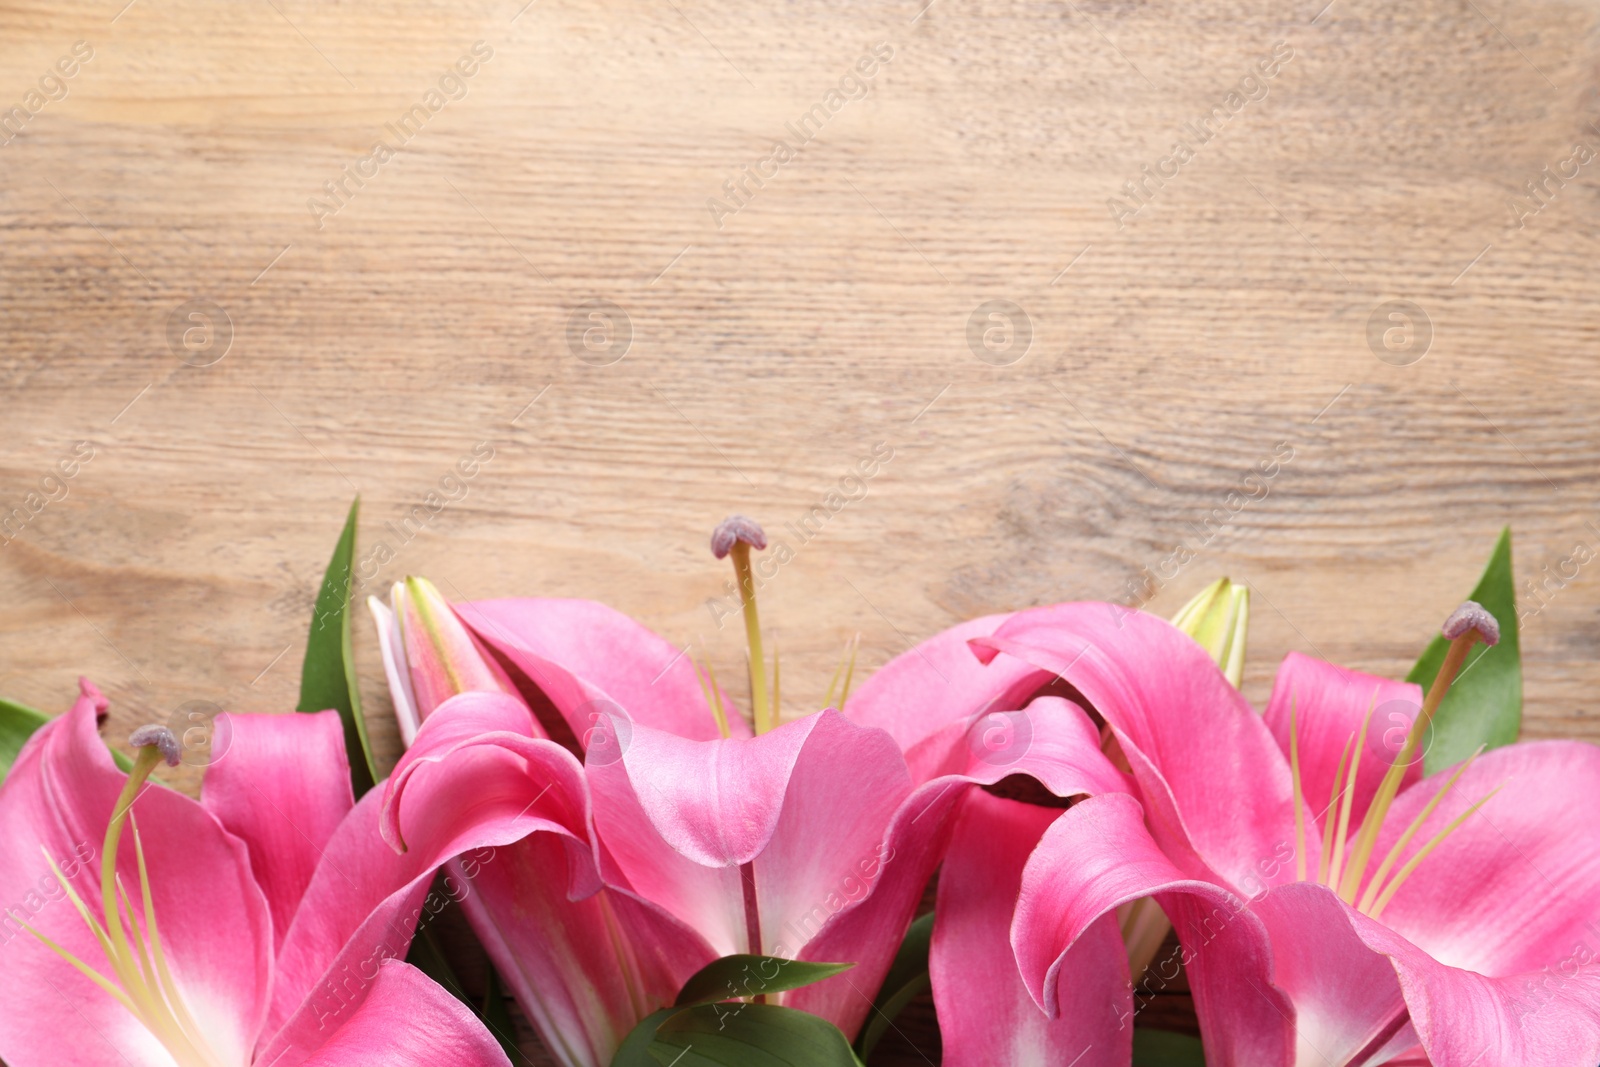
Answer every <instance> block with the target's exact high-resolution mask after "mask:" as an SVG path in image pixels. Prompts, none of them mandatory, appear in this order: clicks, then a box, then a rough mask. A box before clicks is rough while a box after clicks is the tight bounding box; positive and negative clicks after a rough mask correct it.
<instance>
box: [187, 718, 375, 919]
mask: <svg viewBox="0 0 1600 1067" xmlns="http://www.w3.org/2000/svg"><path fill="white" fill-rule="evenodd" d="M213 730H214V736H213V739H212V742H211V752H212V758H213V762H212V763H211V765H210V766H209V767H208V768H206V776H205V780H204V782H203V783H202V785H201V790H200V804H201V806H203V807H204V808H205V809H206V810H207V811H209V812H211V814H212V815H214V816H216V818H217V821H218V822H220V823H222V825H223V826H224V827H226V828H227V830H228V832H229V833H232V834H233V835H234V836H235V837H237V838H239V839H240V840H241V841H243V842H244V843H245V845H246V847H248V848H249V850H250V869H251V870H252V871H253V872H254V873H255V878H256V883H257V884H258V885H260V886H261V891H262V892H263V893H264V894H266V898H267V905H268V907H270V908H271V910H272V931H273V939H274V944H273V948H274V950H276V949H277V948H278V947H280V946H281V945H282V944H283V939H284V937H285V935H287V934H288V932H289V924H290V923H291V922H292V921H293V919H294V913H295V911H296V909H298V908H299V907H300V898H301V897H302V896H303V895H304V894H305V891H306V886H308V885H310V884H311V875H312V872H313V871H315V870H316V868H317V863H318V862H319V861H320V860H321V858H322V850H323V849H324V848H325V847H327V844H328V839H329V838H330V837H332V836H333V831H334V830H335V829H336V828H337V827H338V825H339V823H340V822H341V821H343V819H344V817H345V815H347V814H348V813H349V811H350V808H351V807H352V806H353V805H354V804H355V798H354V797H353V796H352V794H351V791H350V764H349V763H348V761H347V760H346V759H345V751H344V727H343V725H341V723H340V721H339V713H338V712H336V711H323V712H318V713H316V714H310V715H300V714H293V715H236V714H225V715H219V716H218V717H217V720H216V723H215V724H214V727H213Z"/></svg>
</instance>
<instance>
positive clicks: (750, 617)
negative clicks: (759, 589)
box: [711, 515, 777, 734]
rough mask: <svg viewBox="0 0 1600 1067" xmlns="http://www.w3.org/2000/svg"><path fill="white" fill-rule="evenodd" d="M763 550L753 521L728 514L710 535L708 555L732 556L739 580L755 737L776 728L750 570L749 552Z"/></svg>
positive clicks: (763, 538)
mask: <svg viewBox="0 0 1600 1067" xmlns="http://www.w3.org/2000/svg"><path fill="white" fill-rule="evenodd" d="M766 547H767V535H766V533H765V532H764V531H763V530H762V529H761V527H760V525H759V524H758V523H756V521H755V520H754V519H747V518H745V517H744V516H743V515H729V516H728V517H727V518H726V519H723V520H722V522H720V523H719V524H718V525H717V528H716V529H715V530H713V531H712V533H711V554H712V555H714V556H716V557H717V558H718V559H723V558H724V557H727V556H730V555H731V556H732V557H733V572H734V575H735V576H736V577H737V578H738V581H739V601H740V603H741V604H742V606H743V608H744V632H745V639H746V641H747V642H748V643H749V648H750V714H751V718H752V720H753V721H754V725H755V731H756V733H757V734H764V733H766V732H767V731H768V730H770V729H772V728H773V727H774V726H776V725H777V721H776V720H775V719H774V718H773V716H772V714H771V710H770V708H769V707H768V705H767V661H766V657H765V656H764V655H763V654H762V651H761V617H760V615H759V613H758V612H757V611H756V581H755V575H754V574H753V573H752V572H751V570H750V549H751V548H757V549H762V548H766Z"/></svg>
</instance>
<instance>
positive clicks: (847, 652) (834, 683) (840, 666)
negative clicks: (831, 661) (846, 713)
mask: <svg viewBox="0 0 1600 1067" xmlns="http://www.w3.org/2000/svg"><path fill="white" fill-rule="evenodd" d="M860 643H861V635H860V634H859V633H858V634H856V635H855V636H854V637H852V638H851V639H850V640H848V641H846V642H845V643H844V651H842V652H840V653H839V662H838V663H837V664H836V665H835V666H834V668H833V677H832V678H830V679H829V680H828V692H827V693H826V694H825V695H824V696H823V698H822V706H823V707H825V708H843V707H844V697H840V698H839V703H837V704H835V703H834V702H833V692H834V690H836V689H838V688H839V676H840V675H841V674H844V672H845V662H846V661H847V660H848V661H849V663H850V670H851V673H854V672H855V667H856V652H855V650H856V646H857V645H859V644H860ZM844 689H845V696H849V695H850V679H849V678H848V677H847V678H846V679H845V683H844Z"/></svg>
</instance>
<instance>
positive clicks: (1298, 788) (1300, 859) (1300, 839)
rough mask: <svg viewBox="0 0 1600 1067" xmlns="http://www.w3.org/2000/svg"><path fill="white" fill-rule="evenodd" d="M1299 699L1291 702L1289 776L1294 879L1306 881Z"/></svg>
mask: <svg viewBox="0 0 1600 1067" xmlns="http://www.w3.org/2000/svg"><path fill="white" fill-rule="evenodd" d="M1299 703H1300V701H1299V697H1298V695H1296V696H1295V697H1292V698H1291V699H1290V701H1289V776H1290V778H1291V779H1293V781H1294V877H1295V881H1297V882H1303V881H1305V880H1306V795H1305V786H1304V783H1302V782H1301V780H1300V725H1299V723H1298V722H1297V718H1298V706H1299Z"/></svg>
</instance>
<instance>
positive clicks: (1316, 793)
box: [1265, 652, 1422, 826]
mask: <svg viewBox="0 0 1600 1067" xmlns="http://www.w3.org/2000/svg"><path fill="white" fill-rule="evenodd" d="M1421 710H1422V688H1421V687H1420V686H1418V685H1414V684H1412V683H1410V682H1396V681H1393V680H1391V679H1388V678H1380V677H1378V676H1377V675H1373V674H1362V673H1361V672H1360V671H1353V670H1350V669H1348V668H1346V667H1340V666H1337V665H1335V664H1332V663H1328V662H1325V661H1323V660H1320V659H1313V658H1312V657H1310V656H1306V655H1302V654H1301V653H1299V652H1291V653H1289V655H1287V656H1286V657H1284V660H1283V663H1282V664H1281V665H1280V666H1279V667H1278V676H1277V679H1276V680H1275V681H1274V682H1273V684H1272V699H1271V700H1269V701H1268V703H1267V711H1266V715H1265V719H1266V724H1267V729H1269V730H1271V731H1272V736H1273V737H1274V738H1276V739H1277V742H1278V748H1279V749H1280V750H1281V751H1282V752H1283V754H1284V757H1285V758H1287V757H1288V755H1289V721H1290V718H1291V716H1292V717H1293V719H1294V721H1295V723H1296V724H1297V728H1298V730H1299V733H1300V739H1299V750H1300V781H1301V784H1302V788H1303V789H1304V791H1305V798H1306V803H1307V805H1308V806H1309V808H1310V811H1311V812H1312V813H1316V812H1322V811H1324V809H1325V808H1327V806H1328V800H1329V798H1330V797H1332V796H1333V795H1334V792H1333V791H1334V784H1335V783H1334V779H1335V777H1337V775H1338V772H1339V764H1340V762H1341V758H1342V756H1343V754H1344V751H1345V749H1346V746H1347V745H1349V743H1350V739H1351V738H1352V737H1354V738H1356V739H1357V743H1356V746H1355V748H1356V751H1357V752H1358V753H1359V763H1358V764H1357V766H1356V789H1355V794H1354V797H1353V799H1352V802H1351V812H1350V819H1351V822H1350V825H1351V826H1359V825H1361V817H1362V816H1363V815H1365V814H1366V812H1367V805H1368V804H1370V803H1372V796H1373V794H1374V793H1375V792H1377V789H1378V783H1379V782H1380V781H1382V780H1383V776H1384V774H1385V772H1387V771H1388V769H1389V764H1390V763H1392V762H1393V761H1394V759H1395V758H1396V757H1397V756H1399V754H1400V749H1401V748H1402V747H1403V746H1404V744H1405V739H1406V733H1407V731H1409V730H1410V729H1411V723H1412V722H1413V721H1414V720H1415V719H1416V717H1417V714H1418V712H1420V711H1421ZM1363 726H1365V728H1366V732H1365V733H1363V732H1362V728H1363ZM1421 777H1422V757H1421V756H1420V755H1418V757H1417V759H1416V761H1415V762H1414V763H1413V764H1412V765H1411V766H1410V767H1408V768H1406V774H1405V778H1404V779H1403V781H1404V782H1405V784H1407V785H1409V784H1411V783H1412V782H1415V781H1417V780H1418V779H1420V778H1421ZM1340 784H1341V785H1342V784H1343V782H1342V781H1341V782H1340ZM1318 822H1319V823H1320V822H1321V820H1320V819H1319V820H1318Z"/></svg>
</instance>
